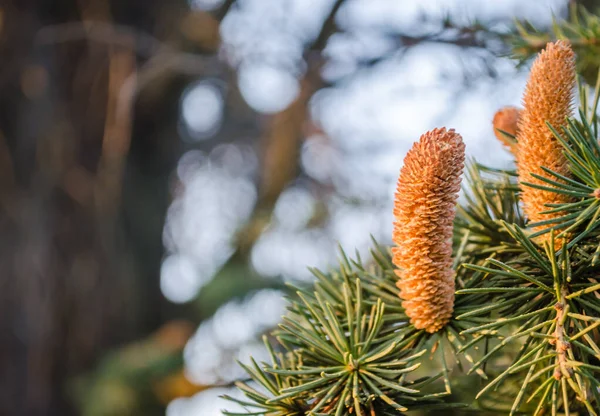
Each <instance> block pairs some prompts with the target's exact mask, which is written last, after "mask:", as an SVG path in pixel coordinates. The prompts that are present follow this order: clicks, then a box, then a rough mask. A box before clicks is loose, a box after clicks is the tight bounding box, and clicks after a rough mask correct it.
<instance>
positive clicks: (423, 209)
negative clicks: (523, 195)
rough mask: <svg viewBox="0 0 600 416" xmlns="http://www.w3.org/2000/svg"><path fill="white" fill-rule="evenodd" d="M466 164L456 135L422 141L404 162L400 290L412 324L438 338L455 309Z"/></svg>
mask: <svg viewBox="0 0 600 416" xmlns="http://www.w3.org/2000/svg"><path fill="white" fill-rule="evenodd" d="M464 161H465V145H464V143H463V141H462V137H461V136H460V135H459V134H458V133H456V132H455V131H454V130H446V129H444V128H441V129H435V130H432V131H430V132H428V133H425V134H424V135H422V136H421V138H420V139H419V141H418V142H416V143H415V144H414V145H413V147H412V148H411V149H410V151H409V152H408V153H407V155H406V157H405V158H404V166H403V167H402V169H401V171H400V177H399V178H398V186H397V191H396V198H395V202H394V217H395V221H394V234H393V240H394V242H395V243H396V247H394V248H393V249H392V254H393V262H394V264H395V265H396V266H397V267H398V269H397V270H396V274H397V275H398V277H399V280H398V283H397V286H398V288H399V289H400V298H402V300H403V302H402V306H403V307H404V309H405V311H406V314H407V316H408V317H409V318H410V322H411V323H412V324H413V325H414V327H415V328H417V329H424V330H426V331H427V332H430V333H433V332H436V331H438V330H439V329H441V328H443V327H444V325H446V323H447V322H448V321H449V320H450V318H451V317H452V311H453V309H454V270H453V268H452V241H451V240H452V227H453V221H454V217H455V214H456V201H457V199H458V192H459V191H460V182H461V174H462V171H463V167H464Z"/></svg>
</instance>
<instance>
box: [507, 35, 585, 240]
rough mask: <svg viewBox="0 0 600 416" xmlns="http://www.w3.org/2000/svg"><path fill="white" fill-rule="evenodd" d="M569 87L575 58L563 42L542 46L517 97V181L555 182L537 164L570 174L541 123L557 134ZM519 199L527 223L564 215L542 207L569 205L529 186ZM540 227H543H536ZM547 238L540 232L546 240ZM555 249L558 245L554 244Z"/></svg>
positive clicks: (563, 118) (567, 109)
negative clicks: (520, 102)
mask: <svg viewBox="0 0 600 416" xmlns="http://www.w3.org/2000/svg"><path fill="white" fill-rule="evenodd" d="M574 87H575V54H574V53H573V50H572V49H571V47H570V46H569V44H568V43H567V42H564V41H560V40H559V41H557V42H555V43H548V44H547V45H546V49H545V50H543V51H542V52H541V53H540V54H539V55H538V57H537V59H536V60H535V62H534V63H533V66H532V68H531V74H530V75H529V80H528V81H527V86H526V88H525V94H524V96H523V106H524V108H523V110H522V111H521V115H520V117H519V124H518V129H517V141H518V143H519V152H518V154H517V168H518V172H519V181H520V182H530V183H533V184H537V185H544V186H548V184H547V183H545V182H543V181H541V180H539V179H536V178H534V177H533V176H532V175H531V173H535V174H537V175H540V176H545V177H548V178H550V179H552V180H555V181H556V180H557V179H556V177H554V176H551V175H549V174H547V173H546V172H544V171H543V170H542V168H541V166H544V167H546V168H548V169H551V170H553V171H554V172H557V173H559V174H561V175H563V176H567V177H568V176H571V173H570V170H569V166H568V162H567V159H566V158H565V156H564V154H563V149H562V146H561V144H560V143H559V142H558V141H557V140H556V139H555V138H554V136H553V135H552V132H551V131H550V129H549V128H548V126H547V125H546V122H548V123H550V125H552V126H553V127H554V128H555V129H556V130H557V131H560V130H561V127H562V126H564V125H565V124H566V118H567V117H569V116H571V114H572V110H571V106H572V102H573V90H574ZM521 191H522V192H521V199H522V200H523V207H524V211H525V214H526V215H527V217H528V219H529V221H532V222H537V221H543V220H548V219H552V218H556V217H560V216H562V215H564V214H563V213H560V212H557V213H553V214H541V212H543V211H547V210H549V209H552V208H551V207H549V206H547V204H563V203H567V202H570V201H571V198H570V197H569V196H567V195H563V194H559V193H555V192H551V191H544V190H540V189H536V188H532V187H529V186H526V185H524V186H522V187H521ZM538 228H539V229H543V228H544V227H538ZM549 235H550V234H545V235H544V238H548V236H549ZM557 243H559V244H557V248H559V247H560V245H561V244H560V242H559V241H557Z"/></svg>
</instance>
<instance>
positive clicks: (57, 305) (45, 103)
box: [0, 0, 185, 416]
mask: <svg viewBox="0 0 600 416" xmlns="http://www.w3.org/2000/svg"><path fill="white" fill-rule="evenodd" d="M184 6H185V3H184V2H173V3H172V4H170V5H169V7H170V9H171V10H173V14H174V15H176V14H177V10H178V8H179V7H184ZM111 7H112V9H111ZM164 8H165V6H164V2H161V1H154V0H145V1H137V0H136V1H128V2H116V1H115V2H112V4H110V3H108V2H104V1H75V0H72V1H64V2H52V1H33V0H10V1H5V2H2V4H1V5H0V15H1V16H2V18H1V19H0V62H1V64H0V175H1V176H0V270H2V281H1V282H2V286H1V290H0V334H1V339H0V368H2V371H1V372H0V414H3V415H60V416H64V415H69V414H73V413H74V410H73V409H71V408H70V406H69V404H68V400H67V399H66V392H65V382H66V380H68V379H69V378H70V377H72V376H73V375H75V374H78V373H80V372H81V371H84V370H87V369H89V368H90V366H91V365H93V364H94V363H95V362H96V360H97V359H98V356H99V354H101V353H103V352H104V351H106V349H107V348H110V347H111V346H115V345H120V344H122V343H125V342H128V341H130V340H133V339H136V338H139V337H141V336H144V335H146V334H148V333H150V332H151V331H153V330H154V329H156V328H157V327H158V326H160V324H161V323H162V322H164V321H165V320H167V319H169V318H170V317H171V316H172V311H173V307H172V306H168V305H167V303H166V302H165V301H164V299H163V297H162V295H161V293H160V288H159V275H158V274H159V270H160V261H161V256H162V242H161V241H162V240H161V233H162V225H163V219H164V214H165V211H166V208H167V205H168V178H169V174H170V172H171V170H172V167H173V166H174V164H175V162H176V160H177V157H178V155H179V154H180V152H181V149H180V144H179V142H178V140H177V131H176V121H177V113H176V109H177V100H178V92H179V91H180V90H181V87H182V85H183V83H182V82H179V83H178V81H177V80H176V79H175V80H171V81H168V82H167V83H163V84H161V85H162V88H164V89H163V90H161V91H163V92H161V93H159V95H160V98H161V99H160V100H155V101H153V102H152V103H151V107H150V108H146V109H144V111H142V112H140V116H139V117H136V118H135V124H133V125H132V113H133V112H134V109H135V104H136V103H135V97H134V95H133V90H132V88H131V87H132V86H133V85H134V84H135V80H136V73H137V66H138V63H137V61H138V58H137V57H136V53H135V47H136V44H135V40H134V39H131V40H130V42H129V44H128V43H127V42H124V43H120V44H118V45H112V44H111V42H107V43H101V42H96V43H94V42H88V41H86V39H85V38H84V39H79V40H77V39H75V40H72V39H71V40H60V39H57V40H56V42H52V41H51V40H49V39H47V38H45V39H39V38H37V37H36V35H39V34H40V33H45V34H47V33H50V32H48V31H46V32H40V30H42V29H45V28H47V27H48V26H49V25H58V24H63V23H69V22H78V21H81V20H82V19H88V20H95V21H104V22H107V23H110V22H111V21H112V20H114V21H118V22H119V23H121V24H127V25H131V26H133V27H139V28H144V27H148V26H149V22H151V16H152V14H153V13H159V12H161V13H163V12H164ZM40 41H41V42H40ZM128 88H129V89H128ZM167 90H168V91H169V93H168V94H165V93H164V91H167ZM171 91H172V92H171ZM165 138H167V139H168V140H165Z"/></svg>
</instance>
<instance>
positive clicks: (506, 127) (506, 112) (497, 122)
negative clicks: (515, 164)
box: [492, 107, 521, 155]
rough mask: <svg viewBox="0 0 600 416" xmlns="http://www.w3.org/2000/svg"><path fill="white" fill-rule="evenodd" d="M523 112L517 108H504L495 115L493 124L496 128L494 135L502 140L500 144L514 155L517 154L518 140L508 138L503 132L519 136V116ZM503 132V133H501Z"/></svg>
mask: <svg viewBox="0 0 600 416" xmlns="http://www.w3.org/2000/svg"><path fill="white" fill-rule="evenodd" d="M520 113H521V110H519V109H518V108H516V107H504V108H501V109H500V110H498V111H497V112H496V114H494V120H493V121H492V124H493V126H494V134H495V135H496V138H497V139H498V140H500V142H501V143H502V144H503V145H504V146H505V147H506V148H507V149H508V150H510V151H511V153H512V154H513V155H516V154H517V153H516V152H517V142H516V140H513V139H511V138H510V137H507V136H506V135H505V134H504V133H502V132H503V131H504V132H506V133H508V134H510V135H512V136H515V137H516V135H517V122H518V120H519V115H520ZM500 130H502V131H500Z"/></svg>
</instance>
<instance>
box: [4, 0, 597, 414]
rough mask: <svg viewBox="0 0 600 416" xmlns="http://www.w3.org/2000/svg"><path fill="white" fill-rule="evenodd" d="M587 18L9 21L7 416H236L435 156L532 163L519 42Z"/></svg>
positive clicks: (54, 14)
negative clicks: (275, 332)
mask: <svg viewBox="0 0 600 416" xmlns="http://www.w3.org/2000/svg"><path fill="white" fill-rule="evenodd" d="M584 3H587V5H588V6H594V1H593V0H592V1H587V2H584ZM567 5H568V1H567V0H538V1H529V2H528V1H522V0H503V1H480V0H403V1H398V0H168V1H167V0H113V1H109V0H55V1H51V0H2V1H0V273H1V280H0V336H1V340H0V369H1V370H0V414H2V415H60V416H70V415H84V416H100V415H102V416H109V415H116V416H127V415H144V416H148V415H163V414H167V415H168V416H212V415H220V414H221V410H220V409H222V408H228V409H229V410H235V406H234V405H232V404H230V403H227V402H225V401H224V400H222V399H220V398H219V396H220V395H222V394H225V393H226V394H231V395H236V394H237V393H236V392H235V390H233V389H232V388H231V386H232V383H233V381H235V380H237V379H240V378H243V377H244V373H243V371H242V370H241V369H240V367H239V366H238V365H237V363H236V360H240V361H242V362H247V361H248V358H249V356H250V355H253V356H255V357H256V358H257V359H258V360H260V359H261V358H262V357H264V350H263V347H262V344H261V341H260V336H261V334H263V333H265V332H267V331H268V330H269V329H270V328H273V327H274V326H276V325H277V323H278V321H279V319H280V316H281V315H282V314H283V313H284V312H285V299H284V296H285V295H286V293H287V291H288V290H289V289H287V287H286V283H289V282H291V283H293V284H296V285H302V284H305V283H308V282H310V280H311V274H310V272H309V270H308V269H307V266H313V267H318V268H327V267H332V266H335V264H336V258H337V256H338V243H339V244H340V245H341V246H342V247H343V248H344V249H345V250H346V251H347V252H348V253H350V254H353V253H355V252H358V253H361V254H362V256H363V258H364V257H367V256H368V250H369V248H370V247H371V244H372V243H371V236H373V237H374V238H375V239H377V240H378V241H379V242H381V243H384V244H389V243H390V242H391V228H392V209H391V206H392V198H393V193H394V187H395V180H396V178H397V174H398V171H399V168H400V167H401V164H402V159H403V156H404V154H405V152H406V151H407V150H408V148H409V147H410V146H411V144H412V143H413V142H414V141H416V140H417V139H418V138H419V136H420V134H421V133H423V132H425V131H426V130H429V129H431V128H434V127H438V126H447V127H452V128H456V129H457V131H459V132H460V133H461V134H462V135H463V137H464V140H465V142H466V144H467V152H468V154H469V155H470V156H475V157H477V158H478V159H479V161H481V162H483V163H486V164H490V165H494V166H498V167H505V166H508V165H510V164H511V163H512V162H511V160H512V158H511V155H510V154H509V153H507V152H506V151H505V150H503V148H502V146H501V145H500V144H499V143H497V142H496V140H495V139H494V138H493V132H492V127H491V120H492V117H493V114H494V112H495V111H496V110H497V109H499V108H500V107H501V106H504V105H518V104H519V101H520V97H521V94H522V91H523V87H524V85H525V79H526V68H525V67H523V68H521V69H519V68H516V67H515V64H516V63H515V61H512V60H511V59H509V58H508V57H507V55H508V54H509V52H510V48H509V47H508V46H507V44H506V42H505V36H506V35H507V34H509V33H510V32H512V31H514V28H515V26H514V24H515V19H519V20H529V21H531V22H532V23H533V24H534V25H536V26H537V27H539V28H542V29H543V28H545V27H546V28H547V27H549V26H550V25H551V23H552V17H553V16H556V17H557V18H565V17H566V16H567V13H568V8H567Z"/></svg>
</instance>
